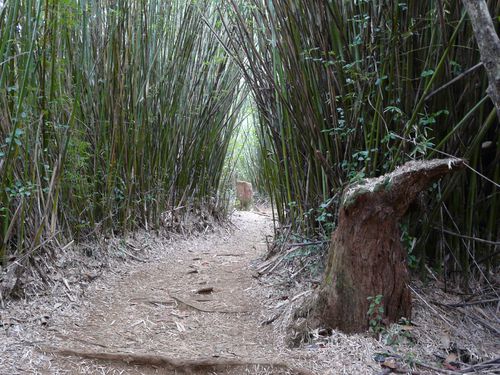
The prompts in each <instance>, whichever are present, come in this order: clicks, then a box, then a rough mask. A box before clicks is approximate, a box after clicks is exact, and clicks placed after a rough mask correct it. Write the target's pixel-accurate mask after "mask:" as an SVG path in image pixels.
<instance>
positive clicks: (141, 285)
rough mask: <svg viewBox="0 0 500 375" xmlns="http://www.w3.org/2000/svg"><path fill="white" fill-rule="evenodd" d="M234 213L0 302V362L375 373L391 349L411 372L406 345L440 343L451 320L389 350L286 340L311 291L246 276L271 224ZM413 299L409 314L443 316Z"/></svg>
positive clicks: (11, 369) (347, 339) (425, 355)
mask: <svg viewBox="0 0 500 375" xmlns="http://www.w3.org/2000/svg"><path fill="white" fill-rule="evenodd" d="M232 222H233V223H234V226H235V229H234V230H228V229H224V228H221V229H219V230H217V231H215V232H214V233H211V234H204V235H199V236H195V237H192V238H190V239H170V240H167V239H164V240H162V239H161V238H154V239H153V240H152V239H151V238H152V237H148V236H143V237H139V238H138V239H137V238H136V239H135V241H136V242H135V246H136V247H137V246H140V245H141V244H142V245H145V243H146V242H148V241H151V243H147V247H148V249H149V250H148V251H147V253H145V254H141V256H137V255H134V260H132V261H128V262H115V263H112V264H110V267H109V269H108V270H107V271H104V272H102V275H101V276H100V277H96V278H92V280H91V281H89V283H88V285H87V286H86V287H84V288H80V289H78V290H81V292H80V293H76V292H74V291H75V290H77V289H76V285H72V284H71V283H69V282H68V281H67V279H65V278H64V277H62V278H61V283H60V284H61V285H60V288H59V289H57V291H58V292H57V293H55V292H54V294H53V295H41V296H38V297H36V298H30V299H29V300H25V301H14V302H11V303H9V304H8V305H7V306H5V307H4V308H3V309H0V323H2V324H1V326H3V329H0V355H1V357H0V374H5V375H7V374H174V373H179V374H180V373H184V372H187V373H200V374H218V373H220V374H286V373H289V374H291V373H304V374H380V373H388V372H387V370H388V369H389V370H391V367H390V365H391V363H392V362H390V361H391V360H393V359H394V361H395V363H396V362H397V363H396V364H395V365H394V366H395V367H394V368H393V369H396V370H398V371H401V372H402V373H411V372H412V370H410V369H409V368H408V367H407V366H406V365H404V364H403V362H404V363H407V362H408V361H407V360H406V359H407V356H413V357H414V358H416V359H419V358H420V359H422V360H426V361H429V359H430V358H431V357H432V356H433V355H435V353H436V352H440V353H441V354H442V356H444V357H446V356H447V355H449V353H450V351H449V350H447V349H446V345H448V347H450V345H451V344H450V342H448V343H444V344H443V343H442V341H443V340H449V341H450V340H451V341H453V334H452V333H450V330H452V328H451V329H450V327H448V326H447V325H450V324H451V325H453V324H454V323H450V321H447V322H446V323H447V324H441V325H440V324H439V323H436V324H433V329H434V331H432V330H431V331H429V330H426V329H424V328H425V327H423V324H421V328H418V325H417V326H416V327H412V328H409V327H407V328H406V329H407V330H408V331H410V330H411V331H412V332H410V333H409V334H408V332H399V333H396V337H401V338H404V337H407V336H409V335H413V338H412V342H411V343H410V344H404V343H403V344H401V346H400V347H399V349H398V350H399V352H398V353H399V354H396V351H394V345H387V344H385V343H383V342H382V341H379V340H375V339H374V338H372V337H370V336H369V335H350V336H347V335H343V334H342V333H339V332H333V334H332V335H331V336H328V337H325V336H322V334H321V332H313V334H312V337H311V343H308V344H307V345H304V346H302V347H301V348H295V349H289V348H287V346H286V345H285V336H286V332H285V329H284V327H285V326H286V324H287V321H288V320H287V319H289V318H290V314H291V311H293V307H294V306H295V305H296V304H298V303H300V301H301V299H302V298H303V297H304V296H306V295H308V294H309V293H310V292H311V291H310V290H309V289H307V288H308V287H306V286H305V285H303V284H300V283H297V282H291V283H290V282H287V281H286V280H285V282H283V280H282V279H281V280H280V279H276V278H272V277H268V278H266V277H264V278H258V277H256V269H258V267H259V265H261V264H262V263H261V260H260V259H261V258H262V256H263V255H264V254H265V252H266V248H267V246H266V242H265V238H266V235H271V234H272V227H271V221H270V218H269V216H268V215H266V214H263V213H252V212H239V213H236V214H235V215H234V217H233V219H232ZM143 242H144V243H143ZM143 247H144V246H143ZM128 251H129V253H130V251H131V250H128ZM416 305H417V306H416V308H415V311H416V315H417V318H416V321H417V322H418V319H419V318H418V317H420V318H421V319H422V321H425V322H427V323H426V324H429V322H431V321H432V322H434V321H437V322H439V321H441V320H442V319H440V318H439V315H440V312H439V311H438V312H437V315H436V314H434V315H433V313H432V311H430V312H429V309H428V308H427V307H426V306H425V304H424V303H419V302H418V298H417V301H416ZM448 320H449V319H448ZM436 327H437V328H436ZM419 329H420V331H421V332H415V331H418V330H419ZM474 329H476V333H475V335H477V330H481V329H482V328H481V327H475V328H474ZM441 331H442V332H444V333H442V334H441ZM481 337H482V339H481V340H483V341H484V340H486V341H487V342H484V343H483V344H484V347H483V348H482V349H481V350H480V353H479V354H478V356H481V359H483V360H484V359H487V358H492V357H493V356H494V354H498V352H496V350H498V345H497V344H496V340H495V339H494V336H493V337H492V336H488V335H487V333H485V332H483V336H481ZM485 338H486V339H485ZM416 341H419V342H418V344H417V343H415V342H416ZM488 341H491V342H488ZM436 342H437V343H436ZM440 345H441V346H442V347H441V348H440ZM443 345H444V346H443ZM462 346H463V345H462ZM474 350H476V352H477V351H478V349H477V348H475V349H474ZM495 352H496V353H495ZM377 353H378V354H377ZM381 353H382V354H381ZM381 355H382V360H381V359H380V358H381V357H380V356H381ZM391 355H393V356H391ZM377 356H378V357H377ZM403 357H404V358H403ZM384 358H385V359H384ZM387 358H388V359H387ZM384 361H385V362H386V365H387V366H385V368H383V367H381V363H383V362H384ZM226 365H227V366H226ZM405 366H406V367H405ZM384 371H385V372H384ZM418 371H419V372H418V373H434V371H432V370H431V369H429V368H427V369H425V368H420V369H419V370H418ZM426 371H427V372H426ZM415 373H416V372H415Z"/></svg>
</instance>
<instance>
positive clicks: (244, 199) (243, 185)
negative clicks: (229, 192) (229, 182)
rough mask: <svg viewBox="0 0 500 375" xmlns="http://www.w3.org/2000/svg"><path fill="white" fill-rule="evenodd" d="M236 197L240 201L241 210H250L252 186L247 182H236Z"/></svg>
mask: <svg viewBox="0 0 500 375" xmlns="http://www.w3.org/2000/svg"><path fill="white" fill-rule="evenodd" d="M236 197H237V198H238V200H239V201H240V209H242V210H248V209H249V208H250V205H251V204H252V198H253V190H252V184H251V183H250V182H246V181H236Z"/></svg>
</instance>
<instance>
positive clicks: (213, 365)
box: [43, 348, 314, 375]
mask: <svg viewBox="0 0 500 375" xmlns="http://www.w3.org/2000/svg"><path fill="white" fill-rule="evenodd" d="M43 352H45V353H53V354H58V355H63V356H74V357H81V358H87V359H97V360H103V361H112V362H123V363H126V364H129V365H142V366H155V367H162V368H166V369H168V370H172V371H179V372H183V373H187V374H192V373H194V372H197V371H224V370H228V369H233V368H238V367H248V366H257V365H258V366H268V367H273V368H279V369H282V370H285V371H290V372H291V373H293V374H295V375H314V373H313V372H312V371H310V370H308V369H305V368H301V367H292V366H289V365H287V364H285V363H283V362H270V361H246V360H238V359H226V358H218V359H216V358H205V359H203V358H202V359H178V358H169V357H166V356H163V355H157V354H136V353H109V352H88V351H80V350H74V349H58V348H43Z"/></svg>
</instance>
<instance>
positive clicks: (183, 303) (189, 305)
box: [169, 294, 248, 314]
mask: <svg viewBox="0 0 500 375" xmlns="http://www.w3.org/2000/svg"><path fill="white" fill-rule="evenodd" d="M169 296H170V298H172V299H174V300H176V301H177V302H178V303H179V304H180V305H182V306H184V307H187V308H189V309H194V310H198V311H201V312H206V313H220V314H246V313H248V311H229V310H217V309H206V308H203V307H198V306H195V305H193V304H192V303H189V302H188V301H186V300H184V299H182V298H180V297H177V296H175V295H173V294H169Z"/></svg>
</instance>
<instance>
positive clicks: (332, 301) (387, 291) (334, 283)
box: [298, 159, 464, 332]
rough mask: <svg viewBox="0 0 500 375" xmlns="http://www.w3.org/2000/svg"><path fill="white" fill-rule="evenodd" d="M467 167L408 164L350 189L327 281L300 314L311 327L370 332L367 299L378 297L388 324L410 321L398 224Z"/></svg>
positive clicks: (334, 237) (436, 162)
mask: <svg viewBox="0 0 500 375" xmlns="http://www.w3.org/2000/svg"><path fill="white" fill-rule="evenodd" d="M463 166H464V162H463V161H462V160H459V159H440V160H429V161H415V162H409V163H406V164H405V165H403V166H402V167H400V168H398V169H397V170H395V171H394V172H392V173H390V174H387V175H384V176H381V177H378V178H372V179H368V180H365V181H364V182H362V183H359V184H356V185H354V186H351V187H349V188H347V189H346V191H345V192H344V195H343V200H342V206H341V208H340V214H339V224H338V227H337V229H336V230H335V232H334V233H333V235H332V241H331V245H330V252H329V257H328V264H327V267H326V271H325V277H324V280H323V282H322V285H321V286H320V288H319V290H318V293H317V294H316V295H315V296H314V298H313V299H312V301H309V302H308V303H309V306H305V307H306V308H305V309H304V307H302V308H301V310H300V313H299V314H298V316H300V315H301V314H302V316H306V317H307V319H306V323H307V324H306V326H307V328H309V329H310V328H316V327H324V328H333V329H340V330H342V331H344V332H362V331H366V329H367V328H368V326H369V317H368V315H367V311H368V308H369V305H370V301H369V300H368V297H375V296H377V295H382V296H383V297H382V301H381V306H383V308H384V309H383V311H384V313H383V317H381V318H383V321H384V322H386V323H389V322H396V321H397V320H399V319H400V318H401V317H406V318H410V315H411V295H410V291H409V289H408V283H409V279H410V277H409V272H408V269H407V261H406V251H405V249H404V248H403V246H402V244H401V242H400V235H401V233H400V229H399V220H400V219H401V218H402V216H403V215H404V214H405V213H406V211H407V210H408V207H409V206H410V204H411V203H412V201H413V200H414V199H415V198H416V197H417V195H418V193H420V192H421V191H422V190H424V189H425V188H426V187H428V186H429V184H430V183H431V182H432V181H434V180H436V179H438V178H440V177H442V176H444V175H445V174H447V173H448V172H451V171H453V170H456V169H460V168H462V167H463ZM304 312H305V314H304Z"/></svg>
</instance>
